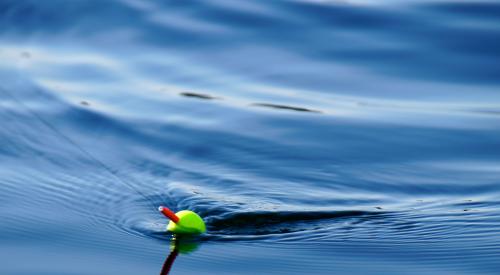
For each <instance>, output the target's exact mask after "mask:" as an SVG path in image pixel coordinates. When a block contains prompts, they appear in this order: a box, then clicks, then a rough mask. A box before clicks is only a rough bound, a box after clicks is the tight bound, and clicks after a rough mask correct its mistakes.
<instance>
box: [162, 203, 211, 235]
mask: <svg viewBox="0 0 500 275" xmlns="http://www.w3.org/2000/svg"><path fill="white" fill-rule="evenodd" d="M158 210H159V211H160V212H161V213H163V215H165V217H167V218H169V219H170V222H169V223H168V225H167V230H168V231H170V232H172V233H175V234H191V235H193V234H202V233H204V232H205V231H206V230H207V229H206V226H205V222H204V221H203V219H202V218H201V217H200V216H198V214H196V213H194V212H193V211H189V210H182V211H179V212H177V213H174V212H173V211H172V210H170V209H168V208H167V207H165V206H160V207H158Z"/></svg>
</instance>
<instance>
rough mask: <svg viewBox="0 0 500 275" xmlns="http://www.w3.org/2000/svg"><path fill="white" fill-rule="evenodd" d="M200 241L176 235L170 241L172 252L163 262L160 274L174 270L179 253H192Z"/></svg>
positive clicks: (163, 274) (164, 274) (165, 274)
mask: <svg viewBox="0 0 500 275" xmlns="http://www.w3.org/2000/svg"><path fill="white" fill-rule="evenodd" d="M199 246H200V243H199V242H198V241H196V240H195V239H193V238H189V237H181V236H174V238H173V239H172V241H171V242H170V254H169V255H168V257H167V259H166V260H165V262H164V263H163V266H162V268H161V272H160V275H167V274H169V273H170V271H171V270H172V266H173V265H174V262H175V259H177V256H178V255H179V254H190V253H192V252H194V251H196V250H197V249H198V247H199Z"/></svg>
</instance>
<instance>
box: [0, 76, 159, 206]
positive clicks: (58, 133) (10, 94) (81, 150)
mask: <svg viewBox="0 0 500 275" xmlns="http://www.w3.org/2000/svg"><path fill="white" fill-rule="evenodd" d="M0 90H1V91H2V92H3V93H4V94H6V95H7V96H9V97H10V98H12V99H13V100H14V101H15V102H16V103H17V104H19V105H20V106H22V107H23V108H24V109H26V110H27V111H28V113H30V114H31V115H32V116H33V117H35V118H36V119H37V120H38V121H39V122H40V123H42V124H43V125H45V126H46V127H47V128H49V129H50V130H52V131H53V132H54V133H56V135H58V136H59V137H60V138H62V139H63V140H65V141H66V142H68V143H69V144H71V145H72V146H74V147H75V148H77V150H79V151H80V153H82V154H83V155H84V156H86V157H87V158H88V159H90V160H91V161H93V162H94V163H96V164H97V165H98V166H101V167H102V168H103V169H104V170H105V171H107V172H108V173H109V174H111V175H112V176H113V177H114V178H115V179H117V180H118V181H119V182H121V183H122V184H124V185H126V186H128V187H129V188H130V189H132V190H133V191H135V192H137V193H138V194H139V195H141V196H142V197H144V198H145V199H146V200H147V201H148V202H149V203H151V206H152V207H153V208H154V209H157V206H156V204H155V203H154V202H153V201H152V200H151V198H149V197H148V196H146V195H145V194H144V193H143V192H142V191H140V190H139V189H137V188H136V187H135V186H134V185H133V184H130V183H128V182H127V181H125V180H124V179H122V178H121V177H120V176H119V174H118V173H117V172H116V171H114V170H113V169H112V168H111V167H109V166H107V165H106V164H105V163H104V162H102V161H100V160H99V159H98V158H97V157H94V156H93V155H92V154H91V153H90V152H89V151H87V150H85V149H84V148H83V147H82V146H80V145H79V144H78V143H77V142H75V141H74V140H73V139H71V138H70V137H69V136H67V135H65V134H64V133H63V132H61V131H60V130H59V129H57V127H55V126H54V125H52V124H51V123H50V122H48V121H47V120H45V119H44V118H43V117H42V116H40V115H39V114H38V113H37V112H35V111H34V110H32V109H31V108H29V107H28V106H27V105H26V104H24V103H23V102H22V101H21V100H20V99H18V98H17V97H15V96H14V95H13V94H12V93H11V92H9V91H8V90H7V89H5V88H3V87H1V86H0ZM160 197H161V196H160Z"/></svg>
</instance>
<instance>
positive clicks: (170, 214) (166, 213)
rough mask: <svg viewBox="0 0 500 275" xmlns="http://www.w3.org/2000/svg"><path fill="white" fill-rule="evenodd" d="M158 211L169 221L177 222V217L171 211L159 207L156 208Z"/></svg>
mask: <svg viewBox="0 0 500 275" xmlns="http://www.w3.org/2000/svg"><path fill="white" fill-rule="evenodd" d="M158 211H160V212H161V213H163V215H165V217H167V218H169V219H170V220H171V221H173V222H175V223H178V222H179V217H177V215H175V213H174V212H173V211H172V210H170V209H168V208H167V207H165V206H160V207H158Z"/></svg>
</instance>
